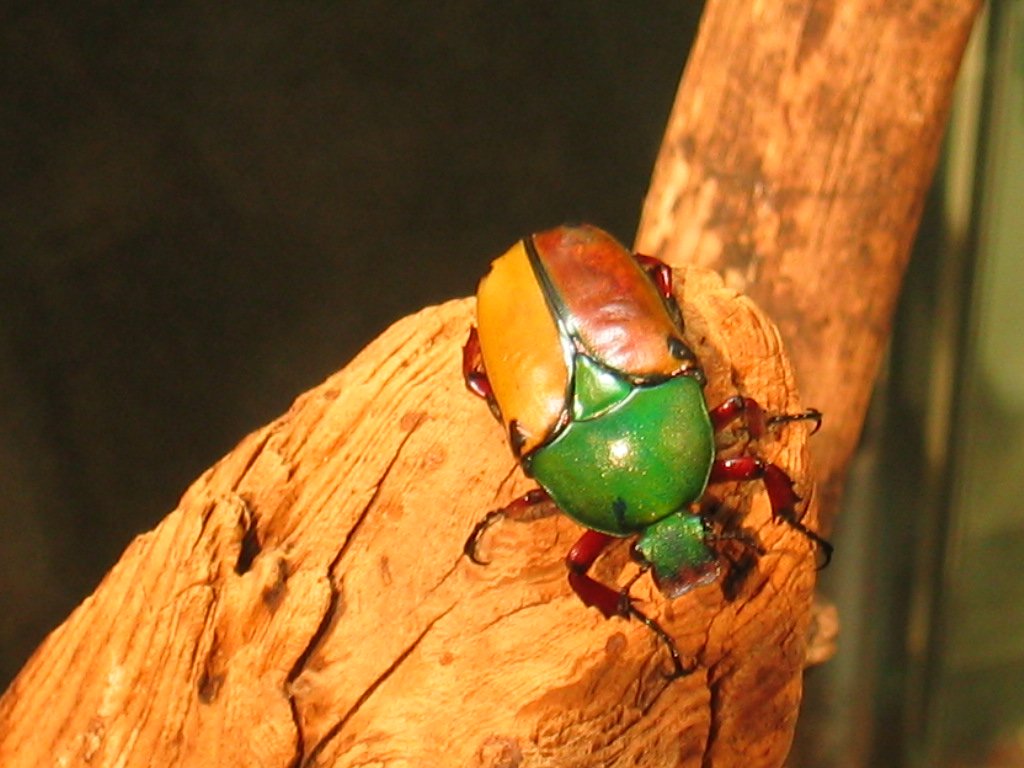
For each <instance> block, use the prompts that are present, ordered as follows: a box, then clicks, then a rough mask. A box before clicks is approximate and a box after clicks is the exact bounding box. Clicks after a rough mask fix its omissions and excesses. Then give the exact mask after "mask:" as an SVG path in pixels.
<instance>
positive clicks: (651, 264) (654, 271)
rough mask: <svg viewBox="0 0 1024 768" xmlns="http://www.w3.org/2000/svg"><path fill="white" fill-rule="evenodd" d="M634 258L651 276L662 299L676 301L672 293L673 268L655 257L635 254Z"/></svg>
mask: <svg viewBox="0 0 1024 768" xmlns="http://www.w3.org/2000/svg"><path fill="white" fill-rule="evenodd" d="M633 258H634V259H636V263H637V264H639V265H640V266H641V267H642V268H643V270H644V271H645V272H646V273H647V274H648V275H650V276H651V279H652V280H653V281H654V284H655V285H656V286H657V288H658V293H660V294H661V297H662V298H663V299H674V295H673V293H672V267H670V266H669V265H668V264H666V263H665V262H664V261H662V260H661V259H657V258H655V257H654V256H647V255H646V254H643V253H634V254H633Z"/></svg>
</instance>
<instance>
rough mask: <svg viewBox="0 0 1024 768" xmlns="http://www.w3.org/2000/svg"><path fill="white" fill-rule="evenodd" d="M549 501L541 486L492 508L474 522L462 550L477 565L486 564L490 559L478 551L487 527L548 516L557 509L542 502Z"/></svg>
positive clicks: (549, 498)
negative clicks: (502, 521) (474, 524)
mask: <svg viewBox="0 0 1024 768" xmlns="http://www.w3.org/2000/svg"><path fill="white" fill-rule="evenodd" d="M546 501H551V497H550V496H549V495H548V492H547V491H545V490H544V489H543V488H534V489H533V490H532V491H527V492H526V493H524V494H523V495H522V496H520V497H519V498H517V499H513V500H512V501H510V502H509V503H508V504H507V505H505V506H504V507H501V508H500V509H492V510H491V511H490V512H488V513H487V514H486V515H485V516H484V518H483V520H481V521H480V522H479V523H477V524H476V526H475V527H474V528H473V532H472V533H470V534H469V538H468V539H466V543H465V544H463V545H462V551H463V552H465V553H466V556H467V557H468V558H469V559H470V560H472V561H473V562H474V563H476V564H477V565H487V564H488V563H489V562H490V561H488V560H481V559H480V555H479V552H478V549H479V546H480V539H482V538H483V535H484V534H485V533H486V532H487V529H488V528H490V527H491V526H492V525H494V524H495V523H496V522H498V521H499V520H514V521H516V522H521V523H525V522H530V521H532V520H539V519H541V518H542V517H548V516H549V515H553V514H555V513H556V512H557V511H558V508H557V507H555V506H554V504H549V505H546V506H545V505H544V502H546Z"/></svg>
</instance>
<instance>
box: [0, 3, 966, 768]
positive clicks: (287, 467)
mask: <svg viewBox="0 0 1024 768" xmlns="http://www.w3.org/2000/svg"><path fill="white" fill-rule="evenodd" d="M973 10H974V6H973V5H972V4H970V3H943V2H938V0H928V1H926V0H916V2H911V1H908V2H905V3H890V4H883V3H867V2H859V1H855V0H847V1H846V2H838V1H837V2H833V3H826V2H803V3H800V2H798V3H782V2H768V3H764V2H760V3H754V2H745V1H744V2H727V3H726V2H721V1H719V2H713V3H711V4H709V6H708V9H707V12H706V13H707V15H706V19H705V22H704V25H703V27H702V30H701V33H700V39H699V41H698V45H697V48H696V50H695V52H694V55H693V58H692V61H691V64H690V66H689V68H688V70H687V73H686V76H685V78H684V81H683V84H682V86H681V90H680V99H679V101H678V103H677V105H676V108H675V110H674V112H673V117H672V119H671V121H670V125H669V133H668V135H667V137H666V143H665V147H664V149H663V153H662V157H661V159H660V160H659V165H658V170H657V172H656V176H655V180H654V186H653V188H652V193H651V197H650V198H649V201H648V204H647V206H646V208H645V214H644V223H643V225H642V227H641V231H640V233H639V238H638V242H639V243H640V246H641V248H642V249H644V250H646V251H648V252H651V251H653V252H655V253H658V254H661V255H663V256H667V257H669V258H670V260H671V261H673V262H675V263H676V264H681V263H682V262H683V261H687V260H691V259H692V260H696V261H703V262H710V261H714V260H716V259H717V260H718V261H719V262H720V265H722V266H724V267H725V273H726V275H727V276H728V277H729V279H730V281H736V280H737V278H738V277H741V278H743V280H742V282H745V283H746V284H747V286H748V287H750V288H751V290H752V291H754V292H756V293H758V294H759V296H760V297H761V298H762V299H764V298H766V297H767V298H771V297H772V296H779V297H782V303H783V308H784V309H785V310H786V311H784V312H780V315H779V317H780V320H781V321H782V323H783V328H784V329H785V330H786V331H787V332H788V333H789V334H790V336H791V337H792V339H793V341H792V342H791V343H792V344H793V347H794V349H795V350H796V351H797V353H798V355H799V359H801V360H811V361H813V360H815V359H816V360H817V363H816V366H817V367H815V366H812V367H810V368H805V370H804V372H803V375H804V377H805V382H804V386H805V389H807V390H808V391H810V392H813V393H814V395H815V400H814V402H815V403H820V404H821V406H822V407H823V408H827V409H828V411H829V421H827V422H826V424H827V425H829V426H827V427H826V429H827V430H829V431H827V432H825V434H824V435H822V436H819V437H815V438H814V440H815V441H818V440H822V438H824V439H823V440H822V441H823V442H824V443H825V445H826V448H827V450H826V451H825V452H824V455H823V457H822V463H824V465H825V466H826V467H828V468H829V471H830V472H834V473H838V472H839V469H838V468H834V467H839V466H840V464H839V463H838V462H836V461H835V459H834V458H833V456H840V457H841V456H842V455H843V451H844V450H847V449H848V446H847V442H849V441H850V438H849V435H850V434H854V435H855V434H856V431H857V430H859V423H860V422H859V415H860V414H862V413H863V406H864V403H865V402H866V394H863V395H862V394H859V393H861V392H863V393H866V392H867V390H868V388H869V386H870V379H871V378H872V376H873V374H874V368H875V366H876V365H877V353H878V350H879V349H880V347H881V344H882V343H883V340H884V332H885V329H886V323H887V322H888V312H890V311H891V306H892V302H893V297H894V295H895V287H894V283H898V275H899V273H900V272H901V270H902V264H903V263H904V261H905V257H906V251H907V249H909V245H910V241H911V238H912V233H913V230H914V227H915V226H916V217H917V214H918V212H919V211H920V207H921V200H922V198H923V195H924V191H925V188H926V187H927V181H928V178H929V176H930V173H931V168H932V165H933V163H934V157H935V151H936V147H937V144H938V137H939V135H940V133H941V127H942V121H943V118H944V115H945V111H946V107H947V105H948V99H949V90H950V88H951V85H952V77H953V73H954V72H955V68H956V63H957V61H958V59H959V52H960V50H961V49H962V47H963V44H964V42H965V40H966V36H967V32H968V28H969V25H970V18H971V16H972V13H973ZM858 14H864V15H858ZM911 54H913V55H911ZM922 145H926V146H924V148H923V149H922ZM800 153H802V155H801V154H800ZM816 253H822V254H827V256H828V258H827V259H826V261H827V263H826V264H824V265H823V264H820V263H819V264H818V266H817V267H816V268H815V269H816V270H817V271H814V269H810V270H803V269H802V268H798V266H796V265H799V264H803V263H804V261H805V260H809V258H810V257H809V254H816ZM727 257H728V258H727ZM823 258H824V257H823ZM744 259H746V260H744ZM833 262H834V263H833ZM839 269H842V270H843V271H842V272H839V271H838V270H839ZM879 270H881V271H882V272H883V273H884V280H882V281H881V283H876V282H875V280H876V279H877V278H876V276H875V273H876V272H877V271H879ZM813 275H817V276H816V277H814V276H813ZM751 276H756V277H757V280H756V281H751V280H750V278H751ZM769 278H770V280H771V283H770V285H771V286H772V287H770V288H769V287H768V285H769V283H768V279H769ZM879 285H884V286H885V287H884V288H881V287H878V286H879ZM676 287H677V291H678V293H679V297H680V300H681V303H682V305H683V308H684V314H685V318H686V323H687V335H688V340H689V342H690V343H691V344H692V345H693V346H694V348H695V350H696V351H697V352H698V354H699V356H700V357H701V360H702V362H703V363H704V365H705V368H706V370H707V372H708V374H709V385H708V399H709V400H710V401H711V402H712V403H715V402H718V401H720V400H722V399H724V398H725V397H727V396H729V395H731V394H734V393H737V392H739V393H742V394H745V395H749V396H752V397H755V398H757V399H759V400H760V401H761V402H762V403H763V404H765V405H766V406H767V407H768V408H769V409H771V410H776V411H784V410H794V409H797V408H799V407H800V403H799V400H798V396H797V394H796V384H795V379H794V376H793V374H792V372H791V370H790V368H789V365H788V363H787V362H786V360H785V358H784V356H783V355H782V352H781V345H780V342H779V336H778V334H777V332H776V330H775V328H774V326H772V325H771V323H770V322H768V321H767V320H766V319H765V317H764V316H763V315H762V314H761V313H760V312H759V311H758V310H757V309H756V308H755V306H754V305H753V304H752V303H751V302H750V301H749V300H747V299H745V298H743V297H740V296H737V295H736V294H735V293H734V292H733V291H732V290H730V289H729V288H726V287H723V285H722V283H721V281H720V280H719V279H718V278H717V277H716V276H715V275H713V274H711V273H709V272H707V271H705V270H703V269H700V268H697V267H690V268H685V269H680V270H678V271H677V273H676ZM471 322H472V301H471V300H461V301H455V302H450V303H448V304H445V305H443V306H440V307H434V308H430V309H426V310H424V311H422V312H420V313H419V314H417V315H414V316H412V317H409V318H406V319H405V320H403V321H400V322H399V323H397V324H396V325H395V326H393V327H392V328H391V329H390V330H388V331H387V332H386V333H385V334H384V335H382V336H381V337H380V338H379V339H377V340H376V341H375V342H373V343H372V344H371V345H370V346H369V347H367V348H366V349H365V350H364V351H363V353H362V354H360V355H359V356H358V357H357V359H356V360H354V361H353V362H352V364H350V365H349V366H348V367H346V368H345V369H344V370H343V371H341V372H340V373H338V374H336V375H335V376H333V377H331V378H330V379H329V380H328V381H327V382H325V383H324V384H323V385H321V386H320V387H317V388H316V389H314V390H312V391H310V392H308V393H306V394H305V395H303V396H302V397H301V398H299V400H297V401H296V403H295V404H294V405H293V407H292V408H291V410H290V411H289V412H288V413H286V414H285V415H284V416H283V417H281V418H280V419H278V420H277V421H275V422H274V423H272V424H271V425H269V426H267V427H265V428H263V429H261V430H259V431H258V432H256V433H254V434H252V435H250V436H249V437H247V438H246V439H245V440H243V441H242V443H240V444H239V446H238V447H237V448H236V449H235V450H233V451H232V452H231V453H230V454H228V455H227V456H226V457H225V458H224V459H223V460H222V461H220V462H219V463H218V464H217V465H215V466H214V467H212V468H211V469H210V470H209V471H207V472H206V473H205V474H204V475H203V476H202V477H200V478H199V479H198V480H197V481H196V482H195V484H194V485H193V486H192V487H191V488H190V489H189V490H188V492H186V494H185V496H184V497H183V498H182V500H181V502H180V504H179V506H178V508H177V509H176V510H175V511H174V512H172V513H171V514H170V515H169V516H168V517H167V518H166V519H165V520H164V521H163V522H162V523H161V524H160V525H159V526H158V527H157V528H156V529H155V530H154V531H152V532H150V533H148V534H145V535H143V536H140V537H139V538H138V539H137V540H136V541H135V542H133V543H132V545H131V546H130V547H129V548H128V550H127V551H126V552H125V554H124V556H123V557H122V559H121V561H120V562H119V563H118V564H117V565H116V566H115V567H114V569H113V570H112V571H111V572H110V573H109V574H108V576H107V577H106V579H105V580H104V581H103V583H102V584H101V585H100V586H99V587H98V588H97V590H96V592H95V593H94V594H93V595H92V596H91V597H90V598H88V599H87V600H86V601H85V602H84V603H83V604H82V605H81V606H80V607H79V608H78V609H77V610H76V611H75V612H74V613H73V614H72V615H71V616H70V617H69V619H68V620H67V621H66V622H65V623H64V624H63V625H62V626H61V627H60V628H58V629H57V630H56V631H55V632H54V633H53V634H52V635H51V636H50V637H49V638H47V640H46V641H45V642H44V643H43V645H42V646H41V647H40V648H39V650H38V651H37V652H36V654H35V655H34V656H33V658H32V659H31V660H30V661H29V663H28V664H27V665H26V667H25V668H24V670H23V671H22V673H21V674H20V675H19V676H18V678H17V679H16V680H15V682H14V683H13V684H12V686H11V687H10V688H9V689H8V691H7V692H6V693H5V694H4V696H3V698H2V699H0V763H2V764H3V765H11V766H15V765H36V764H40V763H53V764H57V765H80V764H86V763H88V764H92V765H115V764H116V765H126V766H128V765H147V766H148V765H246V766H250V765H255V766H261V765H265V766H284V765H304V764H310V765H313V764H316V765H336V766H365V765H396V766H397V765H415V766H421V765H439V766H440V765H460V766H461V765H470V766H547V765H552V766H595V765H610V766H619V765H622V766H625V765H656V766H661V765H694V766H697V765H703V766H709V765H714V766H730V765H743V766H777V765H781V764H782V762H783V760H784V758H785V755H786V752H787V751H788V747H789V743H790V740H791V738H792V733H793V728H794V725H795V721H796V713H797V708H798V704H799V698H800V672H801V669H802V667H803V664H804V661H805V652H806V635H807V629H808V625H809V620H810V619H809V612H810V604H811V599H812V594H813V585H814V553H813V550H812V548H811V547H810V545H809V543H808V542H807V540H806V539H804V538H803V537H802V536H800V535H799V534H798V533H797V532H795V531H794V530H793V529H791V528H789V527H787V526H785V525H780V524H777V523H774V522H773V521H772V520H771V519H770V518H771V514H770V509H769V506H768V503H767V499H766V494H765V493H764V492H763V490H762V489H761V486H760V484H758V483H750V484H743V485H742V486H736V487H727V488H726V490H725V492H722V493H720V494H719V496H720V500H721V502H722V505H723V508H724V509H726V510H729V511H731V512H734V513H735V514H736V515H737V519H738V521H739V522H740V524H741V525H742V526H743V527H744V529H746V530H748V531H749V532H750V533H751V534H752V535H753V536H755V537H756V538H757V540H758V542H759V544H760V546H761V547H762V549H763V550H764V554H763V555H762V556H760V557H757V558H753V562H748V563H745V564H744V566H745V567H738V566H737V567H735V568H730V569H728V570H727V573H726V575H725V576H724V577H723V579H722V580H720V582H719V583H718V584H716V585H713V586H708V587H704V588H701V589H698V590H695V591H694V592H692V593H690V594H688V595H686V596H684V597H681V598H679V599H677V600H675V601H666V600H664V599H663V598H661V597H660V596H659V595H658V594H657V593H656V591H655V590H654V589H653V587H652V586H651V584H650V581H649V580H648V579H641V580H640V581H639V582H637V584H636V585H635V587H634V589H633V593H634V595H636V596H637V597H639V598H640V599H641V601H642V604H643V606H644V608H645V610H647V611H649V612H650V613H651V615H653V616H654V617H655V618H657V619H658V620H659V621H661V622H662V623H663V624H664V626H665V627H666V629H667V630H668V631H669V633H670V634H671V635H672V636H673V637H674V638H675V640H676V643H677V645H678V647H679V648H680V650H681V652H682V653H683V655H684V656H685V657H686V658H687V659H692V660H693V661H694V662H695V664H696V668H695V671H694V672H693V673H692V674H691V675H689V676H688V677H685V678H683V679H680V680H676V681H671V682H669V681H667V680H666V679H665V677H664V672H665V671H667V669H668V659H667V656H666V654H665V650H664V648H663V647H662V646H661V645H660V644H659V642H658V641H657V640H656V638H654V637H653V636H652V634H651V633H650V632H648V631H647V629H646V628H645V627H643V626H642V625H638V624H637V623H635V622H625V621H622V620H612V621H605V620H603V619H602V618H601V617H600V615H599V614H598V613H597V612H596V611H593V610H590V609H586V608H585V607H584V606H582V605H581V604H580V603H579V602H578V600H576V598H575V597H574V596H573V594H572V593H571V591H570V589H569V588H568V585H567V583H566V581H565V569H564V566H563V565H562V556H563V555H564V553H565V551H566V550H567V548H568V547H569V545H570V544H571V543H572V541H573V540H574V537H575V536H576V535H578V533H579V529H578V528H577V527H576V526H574V525H573V524H572V523H571V522H570V521H568V520H566V519H565V518H563V517H560V516H556V517H552V518H548V519H543V520H539V521H535V522H531V523H528V524H526V523H522V524H521V523H513V522H508V523H504V524H499V525H496V526H495V527H493V528H492V529H491V530H490V531H489V532H488V534H487V536H486V538H485V540H484V542H483V543H482V546H483V547H484V548H485V554H486V556H487V557H488V558H489V559H490V561H491V564H490V565H489V566H486V567H480V566H476V565H474V564H472V563H470V562H469V561H468V560H467V558H466V557H464V556H463V555H462V546H463V543H464V541H465V539H466V537H467V535H468V534H469V532H470V531H471V530H472V528H473V526H474V524H475V523H476V522H477V521H478V520H479V519H480V517H481V516H482V515H483V513H484V512H486V511H487V510H488V509H492V508H495V507H497V506H500V505H502V504H505V503H507V502H508V501H509V500H510V499H512V498H514V497H515V496H516V495H518V494H521V493H522V492H524V491H525V490H527V489H528V488H529V487H530V484H529V483H528V481H526V480H525V478H523V476H522V473H521V472H520V471H519V470H518V468H517V467H516V465H515V462H514V461H513V460H512V458H511V455H510V453H509V451H508V448H507V446H506V445H505V444H504V441H503V436H502V430H501V429H500V427H499V426H498V425H497V424H496V423H495V422H494V421H493V420H492V418H491V417H490V415H489V414H488V412H487V408H486V407H485V406H484V405H482V404H481V403H480V402H478V401H476V400H475V399H474V398H473V397H472V396H470V395H469V394H468V393H467V392H466V391H465V390H464V388H463V385H462V381H461V375H460V370H459V349H460V346H461V343H462V342H463V340H464V339H465V336H466V333H467V330H468V327H469V325H470V324H471ZM797 331H799V333H797ZM860 334H867V335H868V336H867V338H862V336H861V335H860ZM805 337H806V338H805ZM804 364H805V365H806V363H804ZM840 370H841V371H843V372H845V375H846V376H847V377H850V378H856V379H857V380H858V381H859V382H860V383H859V385H858V387H852V386H851V387H849V388H842V387H838V386H836V387H835V388H834V390H830V391H828V390H822V389H820V386H821V385H820V382H818V381H817V377H818V376H821V377H826V376H827V377H832V378H830V379H829V380H830V381H833V382H835V381H839V375H838V373H837V371H840ZM825 394H828V395H829V397H828V398H827V399H826V398H825V397H824V395H825ZM858 398H860V399H858ZM807 431H808V430H807V427H806V425H801V424H794V425H789V426H787V427H785V428H783V429H782V430H780V431H779V432H778V433H777V434H775V435H773V436H769V437H768V438H766V439H764V440H762V441H759V442H758V443H755V444H753V445H751V446H749V447H751V448H754V449H756V450H758V451H759V452H760V453H761V454H762V455H764V456H765V458H767V459H769V460H772V461H775V462H778V463H779V464H780V465H782V466H783V467H785V468H786V470H787V471H789V472H790V473H791V474H792V476H793V477H794V478H795V480H796V481H797V488H798V490H799V491H800V492H801V493H802V495H803V496H804V497H805V498H807V499H809V501H810V503H809V504H808V505H807V508H806V509H805V511H804V514H805V517H804V521H805V522H806V523H807V524H808V525H810V526H811V527H814V526H815V524H816V521H815V500H816V499H817V498H818V495H816V494H814V493H813V491H812V482H811V479H810V476H809V474H808V460H807V451H806V445H805V443H806V439H807ZM840 438H842V439H840ZM844 440H845V441H846V442H844ZM726 442H727V443H730V444H731V450H743V449H745V448H746V447H748V440H747V438H746V437H745V436H744V433H743V432H742V431H737V432H735V433H731V434H730V435H727V436H726ZM829 446H832V447H829ZM829 476H830V477H832V476H833V475H831V474H830V475H829ZM633 568H634V566H632V565H631V564H630V563H629V558H628V551H627V548H626V547H625V546H620V547H618V548H615V549H613V550H612V551H611V552H610V553H609V554H608V555H607V556H606V557H604V558H603V559H602V560H601V561H599V563H598V566H597V569H596V573H597V575H598V576H599V577H601V578H602V579H603V580H605V581H607V582H616V581H617V582H619V583H624V582H625V581H626V580H627V579H628V578H629V576H630V575H631V574H632V573H633V570H632V569H633Z"/></svg>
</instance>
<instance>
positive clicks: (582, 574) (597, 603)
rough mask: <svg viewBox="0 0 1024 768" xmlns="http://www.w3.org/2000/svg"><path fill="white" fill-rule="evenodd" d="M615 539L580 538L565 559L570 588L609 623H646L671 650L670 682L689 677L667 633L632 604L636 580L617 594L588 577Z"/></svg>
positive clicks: (596, 534) (590, 532)
mask: <svg viewBox="0 0 1024 768" xmlns="http://www.w3.org/2000/svg"><path fill="white" fill-rule="evenodd" d="M615 539H616V537H615V536H611V535H609V534H607V533H601V532H600V531H593V530H588V531H586V532H585V533H584V534H583V535H582V536H580V538H579V540H577V542H576V543H575V544H573V546H572V548H571V549H570V550H569V554H567V555H566V556H565V564H566V565H567V566H568V567H569V586H571V587H572V589H573V592H575V593H576V595H577V597H579V599H580V600H581V601H583V604H584V605H586V606H588V607H591V608H597V610H599V611H600V612H601V613H602V614H603V615H604V617H605V618H606V619H610V618H611V617H612V616H621V617H622V618H624V619H628V618H630V617H633V618H635V619H637V620H639V621H641V622H643V624H644V625H646V627H647V628H648V629H649V630H651V631H652V632H653V633H654V634H655V635H657V636H658V638H659V639H660V640H661V641H662V642H663V643H664V644H665V647H666V648H668V652H669V655H670V656H671V657H672V667H673V671H672V674H671V675H669V678H670V679H675V678H677V677H682V676H683V675H688V674H689V673H690V672H691V671H692V670H689V669H687V668H686V667H684V666H683V661H682V658H681V657H680V655H679V649H678V648H676V644H675V642H674V641H673V640H672V638H671V637H670V636H669V634H668V632H666V631H665V630H664V628H662V626H661V625H660V624H659V623H658V622H656V621H655V620H654V619H652V618H650V617H649V616H647V615H646V614H645V613H643V612H642V611H641V610H640V609H639V608H637V607H636V606H635V605H634V604H633V599H632V598H631V597H630V596H629V588H630V586H632V584H633V581H635V579H634V580H633V581H630V582H629V584H627V585H626V587H624V588H623V589H622V590H615V589H612V588H611V587H609V586H608V585H607V584H602V583H601V582H600V581H597V580H596V579H594V578H592V577H591V576H590V575H589V573H588V571H589V570H590V568H591V566H592V565H593V564H594V563H595V562H596V561H597V558H598V557H600V556H601V553H602V552H603V551H604V550H605V548H606V547H607V546H608V545H609V544H610V543H611V542H613V541H614V540H615ZM641 573H643V571H641Z"/></svg>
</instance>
